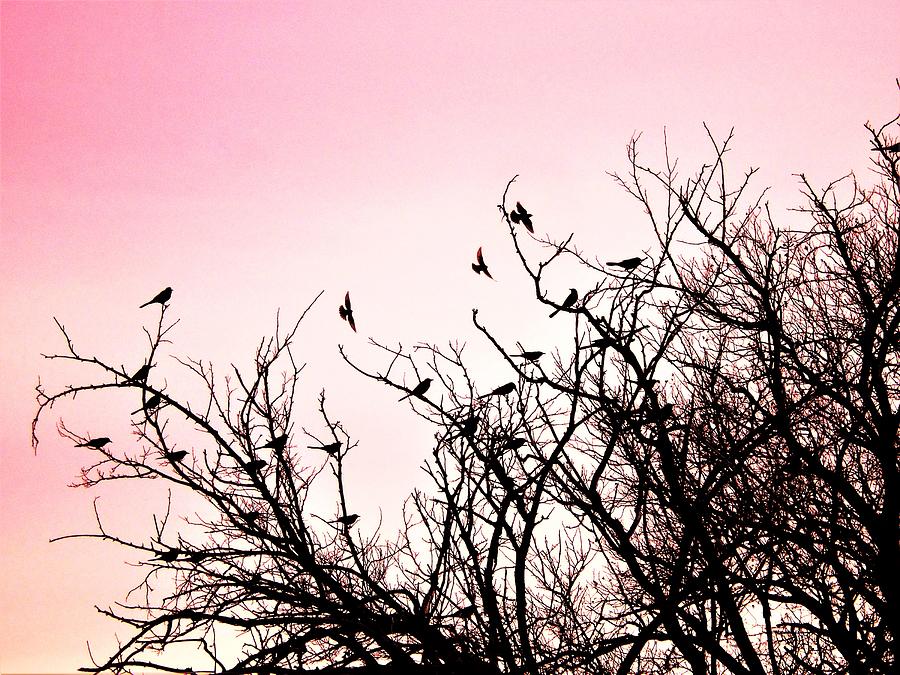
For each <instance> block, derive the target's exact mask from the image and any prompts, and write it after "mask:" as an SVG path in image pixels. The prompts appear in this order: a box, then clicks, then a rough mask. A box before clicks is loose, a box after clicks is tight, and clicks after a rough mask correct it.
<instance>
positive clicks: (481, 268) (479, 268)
mask: <svg viewBox="0 0 900 675" xmlns="http://www.w3.org/2000/svg"><path fill="white" fill-rule="evenodd" d="M475 259H476V260H477V261H478V263H477V264H476V263H472V269H473V270H474V271H475V274H482V273H484V275H485V276H486V277H487V278H488V279H493V278H494V277H492V276H491V273H490V272H489V271H488V266H487V264H486V263H485V262H484V256H483V255H481V247H480V246H479V247H478V253H476V254H475Z"/></svg>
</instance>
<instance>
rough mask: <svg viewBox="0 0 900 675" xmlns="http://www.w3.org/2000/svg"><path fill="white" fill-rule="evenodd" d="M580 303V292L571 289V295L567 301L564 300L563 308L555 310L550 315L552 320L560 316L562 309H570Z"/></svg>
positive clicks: (567, 297)
mask: <svg viewBox="0 0 900 675" xmlns="http://www.w3.org/2000/svg"><path fill="white" fill-rule="evenodd" d="M576 302H578V290H577V289H574V288H570V289H569V294H568V295H567V296H566V299H565V300H563V303H562V306H561V307H560V308H559V309H554V310H553V312H552V313H551V314H550V318H551V319H552V318H553V317H554V316H556V315H557V314H559V310H560V309H569V308H570V307H571V306H572V305H574V304H575V303H576Z"/></svg>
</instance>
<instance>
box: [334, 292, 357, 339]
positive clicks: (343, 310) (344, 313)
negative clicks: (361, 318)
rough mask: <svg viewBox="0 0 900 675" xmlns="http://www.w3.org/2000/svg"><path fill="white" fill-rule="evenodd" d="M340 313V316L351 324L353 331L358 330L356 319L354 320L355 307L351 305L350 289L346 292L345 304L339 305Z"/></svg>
mask: <svg viewBox="0 0 900 675" xmlns="http://www.w3.org/2000/svg"><path fill="white" fill-rule="evenodd" d="M338 314H339V315H340V317H341V318H342V319H343V320H344V321H346V322H347V323H349V324H350V328H352V329H353V332H354V333H355V332H356V321H354V320H353V308H352V307H351V306H350V291H347V292H346V293H345V294H344V304H343V305H338Z"/></svg>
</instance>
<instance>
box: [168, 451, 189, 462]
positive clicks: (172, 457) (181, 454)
mask: <svg viewBox="0 0 900 675" xmlns="http://www.w3.org/2000/svg"><path fill="white" fill-rule="evenodd" d="M187 456H188V452H187V450H176V451H175V452H166V453H163V457H165V458H166V459H167V460H169V461H170V462H173V463H175V462H180V461H182V460H183V459H184V458H185V457H187Z"/></svg>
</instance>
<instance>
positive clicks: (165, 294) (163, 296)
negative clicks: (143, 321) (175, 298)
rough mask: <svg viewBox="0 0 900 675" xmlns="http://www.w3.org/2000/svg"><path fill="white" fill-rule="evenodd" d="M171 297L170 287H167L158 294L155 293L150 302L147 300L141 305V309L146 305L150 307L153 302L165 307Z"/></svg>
mask: <svg viewBox="0 0 900 675" xmlns="http://www.w3.org/2000/svg"><path fill="white" fill-rule="evenodd" d="M171 297H172V287H171V286H167V287H166V288H164V289H163V290H161V291H160V292H159V293H157V294H156V295H155V296H153V299H152V300H148V301H147V302H145V303H144V304H143V305H141V307H146V306H147V305H152V304H153V303H154V302H158V303H159V304H160V305H165V304H166V303H167V302H168V301H169V298H171Z"/></svg>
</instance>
